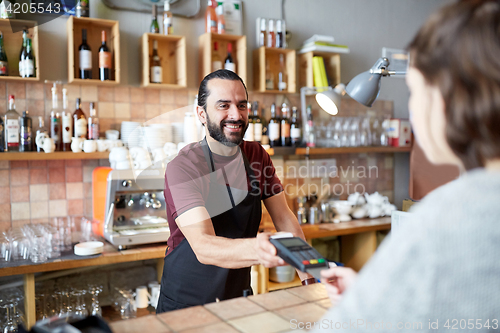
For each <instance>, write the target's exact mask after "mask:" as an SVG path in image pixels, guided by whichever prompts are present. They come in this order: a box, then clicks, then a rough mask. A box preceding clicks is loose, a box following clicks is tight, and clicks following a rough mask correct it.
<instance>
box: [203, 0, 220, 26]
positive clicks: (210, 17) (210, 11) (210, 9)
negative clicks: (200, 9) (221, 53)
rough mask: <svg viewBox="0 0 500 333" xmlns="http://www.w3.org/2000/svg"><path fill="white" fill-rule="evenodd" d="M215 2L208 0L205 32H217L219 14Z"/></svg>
mask: <svg viewBox="0 0 500 333" xmlns="http://www.w3.org/2000/svg"><path fill="white" fill-rule="evenodd" d="M215 5H216V2H215V0H208V5H207V10H206V11H205V32H214V33H216V32H217V14H216V13H215V9H214V6H215Z"/></svg>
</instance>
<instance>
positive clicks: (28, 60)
mask: <svg viewBox="0 0 500 333" xmlns="http://www.w3.org/2000/svg"><path fill="white" fill-rule="evenodd" d="M35 76H36V75H35V56H34V55H33V49H32V46H31V38H28V39H27V40H26V56H25V58H24V77H35Z"/></svg>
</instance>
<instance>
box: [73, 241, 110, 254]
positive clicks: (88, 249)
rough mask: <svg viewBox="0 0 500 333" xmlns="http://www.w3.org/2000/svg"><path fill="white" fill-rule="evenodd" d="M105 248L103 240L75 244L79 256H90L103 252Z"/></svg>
mask: <svg viewBox="0 0 500 333" xmlns="http://www.w3.org/2000/svg"><path fill="white" fill-rule="evenodd" d="M103 250H104V244H103V242H97V241H94V242H83V243H79V244H76V245H75V248H74V251H75V254H76V255H77V256H89V255H93V254H98V253H102V251H103Z"/></svg>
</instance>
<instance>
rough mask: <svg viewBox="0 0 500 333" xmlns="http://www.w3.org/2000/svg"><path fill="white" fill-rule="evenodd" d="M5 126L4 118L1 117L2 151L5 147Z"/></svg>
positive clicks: (0, 137) (0, 141)
mask: <svg viewBox="0 0 500 333" xmlns="http://www.w3.org/2000/svg"><path fill="white" fill-rule="evenodd" d="M4 131H5V126H4V125H3V119H2V117H0V153H1V152H3V151H4V149H5V142H4V138H5V132H4Z"/></svg>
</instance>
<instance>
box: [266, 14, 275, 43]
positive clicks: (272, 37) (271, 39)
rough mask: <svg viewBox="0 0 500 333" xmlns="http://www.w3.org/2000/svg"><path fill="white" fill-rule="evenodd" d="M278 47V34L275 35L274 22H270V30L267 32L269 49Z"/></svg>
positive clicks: (271, 20)
mask: <svg viewBox="0 0 500 333" xmlns="http://www.w3.org/2000/svg"><path fill="white" fill-rule="evenodd" d="M275 46H276V34H275V33H274V20H273V19H270V20H269V29H268V31H267V47H275Z"/></svg>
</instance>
